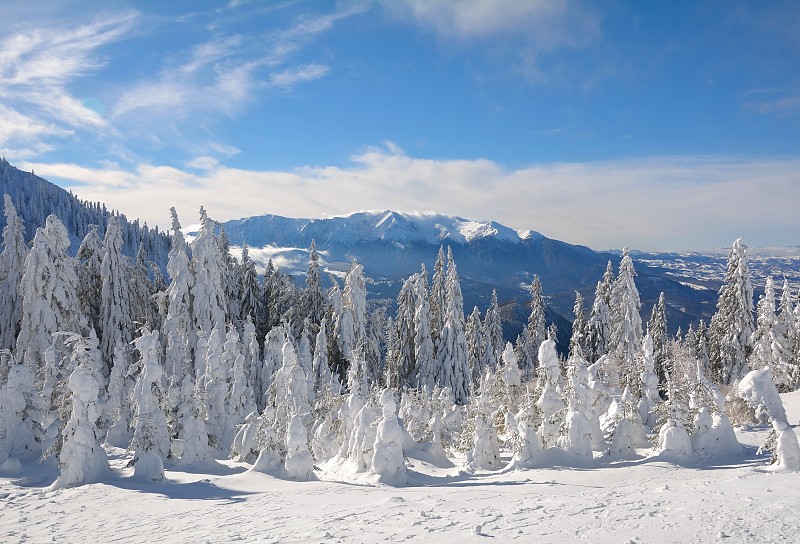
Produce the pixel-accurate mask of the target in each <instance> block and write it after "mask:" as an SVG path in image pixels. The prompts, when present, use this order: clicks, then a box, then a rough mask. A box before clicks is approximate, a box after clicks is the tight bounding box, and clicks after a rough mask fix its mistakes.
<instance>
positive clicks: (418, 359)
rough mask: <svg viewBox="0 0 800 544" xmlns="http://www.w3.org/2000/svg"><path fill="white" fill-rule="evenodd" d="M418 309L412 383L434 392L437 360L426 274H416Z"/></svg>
mask: <svg viewBox="0 0 800 544" xmlns="http://www.w3.org/2000/svg"><path fill="white" fill-rule="evenodd" d="M415 299H416V300H417V301H418V305H417V311H416V312H415V314H414V332H415V336H414V361H415V363H416V369H415V373H414V376H413V379H412V381H411V385H412V386H413V387H416V388H417V389H420V390H424V391H427V392H428V393H433V388H434V387H435V386H436V372H437V367H438V364H437V361H436V358H435V356H434V349H433V339H432V337H431V312H430V307H429V306H428V290H427V288H426V285H425V276H424V275H423V274H417V275H416V296H415Z"/></svg>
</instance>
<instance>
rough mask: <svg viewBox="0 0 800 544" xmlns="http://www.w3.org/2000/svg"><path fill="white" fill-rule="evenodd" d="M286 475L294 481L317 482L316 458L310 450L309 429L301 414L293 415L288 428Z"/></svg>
mask: <svg viewBox="0 0 800 544" xmlns="http://www.w3.org/2000/svg"><path fill="white" fill-rule="evenodd" d="M284 468H285V469H286V475H287V476H288V477H289V478H291V479H293V480H316V479H317V477H316V475H315V474H314V458H313V457H312V456H311V452H310V451H309V450H308V429H306V426H305V425H304V424H303V418H302V416H300V415H299V414H293V415H292V416H291V418H290V419H289V425H288V426H287V428H286V461H285V462H284Z"/></svg>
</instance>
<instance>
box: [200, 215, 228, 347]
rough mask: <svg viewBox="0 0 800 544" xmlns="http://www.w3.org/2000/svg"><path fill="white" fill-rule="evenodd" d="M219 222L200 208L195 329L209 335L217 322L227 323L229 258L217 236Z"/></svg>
mask: <svg viewBox="0 0 800 544" xmlns="http://www.w3.org/2000/svg"><path fill="white" fill-rule="evenodd" d="M214 226H215V222H214V221H213V220H211V219H209V217H208V214H206V210H205V209H204V208H202V207H201V208H200V232H199V233H198V235H197V238H195V239H194V242H193V243H192V270H193V271H194V283H193V284H192V285H191V294H192V317H193V318H194V323H195V325H194V329H195V330H196V331H202V332H204V333H205V334H209V333H210V332H211V329H213V328H214V326H215V325H216V324H217V323H227V322H228V320H227V316H226V313H227V310H228V301H227V300H226V291H225V282H226V276H227V274H228V269H227V267H226V262H227V260H226V257H225V255H224V254H223V253H222V250H221V249H220V246H219V242H218V241H217V238H216V236H215V235H214Z"/></svg>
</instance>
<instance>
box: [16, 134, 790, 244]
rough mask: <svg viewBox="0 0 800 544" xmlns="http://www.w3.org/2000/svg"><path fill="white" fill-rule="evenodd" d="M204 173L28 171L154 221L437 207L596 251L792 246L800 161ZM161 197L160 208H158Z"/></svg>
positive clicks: (386, 156)
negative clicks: (742, 243) (177, 216)
mask: <svg viewBox="0 0 800 544" xmlns="http://www.w3.org/2000/svg"><path fill="white" fill-rule="evenodd" d="M208 166H209V167H210V168H209V169H206V170H203V171H200V172H190V171H189V172H187V171H183V170H179V169H176V168H173V167H167V166H152V165H140V166H139V168H138V169H137V170H136V171H134V172H123V171H120V170H118V169H114V168H111V169H106V168H104V169H97V170H89V169H80V168H74V167H72V166H71V165H47V164H26V165H23V167H24V168H25V169H30V168H34V169H35V171H36V172H37V173H39V174H40V175H45V176H50V177H52V178H54V179H56V180H58V181H59V182H60V183H61V184H62V185H64V186H68V187H70V188H71V189H72V190H73V191H74V192H75V193H76V194H78V195H79V196H81V197H82V198H86V199H89V200H102V201H105V202H106V203H107V204H109V205H111V206H112V207H114V208H120V209H121V210H123V211H125V213H126V214H127V215H128V216H130V217H141V218H142V219H145V220H147V222H148V223H149V224H159V225H164V226H166V225H167V224H168V214H167V210H168V209H169V207H170V206H172V205H175V206H176V207H177V208H178V210H179V211H180V213H181V214H182V215H187V217H186V218H185V220H184V221H185V222H187V223H188V222H191V220H192V218H193V217H194V215H193V214H194V213H196V211H197V210H198V209H199V207H200V205H201V204H202V205H206V207H207V208H208V209H209V212H210V214H211V215H212V216H213V217H214V218H216V219H219V220H226V219H233V218H239V217H246V216H251V215H260V214H263V213H276V214H281V215H289V216H299V217H303V216H305V217H321V216H325V215H331V214H342V213H348V212H352V211H354V210H358V209H386V208H391V209H396V210H403V211H414V210H436V211H440V212H445V213H453V214H456V215H460V216H463V217H466V218H472V219H493V220H497V221H499V222H501V223H504V224H507V225H508V226H511V227H514V228H521V229H527V228H529V229H533V230H537V231H539V232H542V233H543V234H545V235H546V236H550V237H553V238H557V239H562V240H565V241H568V242H571V243H581V244H586V245H588V246H590V247H593V248H596V249H607V248H612V247H617V248H619V247H622V246H626V245H627V246H631V247H636V248H640V249H651V250H683V249H706V248H712V247H721V246H724V245H727V244H730V242H731V241H732V240H733V239H734V238H736V237H738V236H743V237H745V240H746V241H747V242H748V243H749V244H751V245H757V246H775V245H790V244H796V241H797V239H798V238H800V224H798V223H797V220H796V210H795V208H796V202H797V201H798V200H800V159H798V158H787V159H763V160H759V159H742V158H735V157H691V156H689V157H687V156H683V157H655V158H646V159H632V160H619V161H603V162H595V163H555V164H542V165H534V166H530V167H528V168H522V169H517V170H507V169H505V168H503V167H502V166H501V165H499V164H497V163H495V162H493V161H490V160H485V159H479V160H432V159H421V158H416V157H411V156H408V155H407V154H405V153H403V152H402V150H399V149H397V148H394V149H387V148H373V149H368V150H366V151H365V152H364V153H363V154H361V155H358V156H356V157H353V160H352V163H351V164H349V165H348V166H346V167H341V166H327V167H303V168H298V169H295V170H293V171H250V170H240V169H234V168H228V167H225V166H221V165H220V166H217V167H214V168H211V165H210V164H208ZM153 202H160V203H162V204H163V205H162V206H161V208H163V209H160V208H154V206H153Z"/></svg>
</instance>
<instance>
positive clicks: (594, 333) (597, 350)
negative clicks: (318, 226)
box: [586, 261, 614, 364]
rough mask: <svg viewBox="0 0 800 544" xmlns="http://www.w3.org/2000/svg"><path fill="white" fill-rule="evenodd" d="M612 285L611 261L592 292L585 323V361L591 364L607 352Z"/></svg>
mask: <svg viewBox="0 0 800 544" xmlns="http://www.w3.org/2000/svg"><path fill="white" fill-rule="evenodd" d="M613 283H614V271H613V268H612V266H611V261H608V266H607V267H606V271H605V274H603V279H602V280H600V281H599V282H597V288H596V289H595V291H594V303H592V311H591V314H590V315H589V321H588V323H587V328H588V336H589V338H588V342H589V351H588V352H587V353H586V357H587V361H588V362H589V363H591V364H594V363H596V362H597V360H598V359H600V357H602V356H603V355H605V354H606V353H607V352H608V345H609V342H610V341H611V310H610V309H609V304H610V301H611V288H612V286H613Z"/></svg>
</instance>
